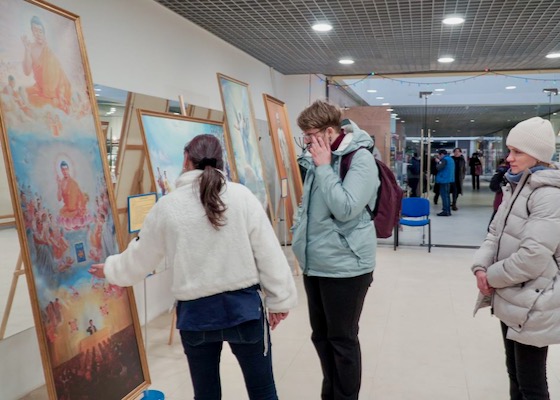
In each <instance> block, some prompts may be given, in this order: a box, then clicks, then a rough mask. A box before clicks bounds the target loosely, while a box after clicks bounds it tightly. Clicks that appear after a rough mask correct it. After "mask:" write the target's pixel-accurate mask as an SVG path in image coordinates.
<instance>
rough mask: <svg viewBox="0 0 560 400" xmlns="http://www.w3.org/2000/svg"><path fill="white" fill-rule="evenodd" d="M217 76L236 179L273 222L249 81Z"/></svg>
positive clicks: (221, 75)
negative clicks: (253, 196) (245, 187)
mask: <svg viewBox="0 0 560 400" xmlns="http://www.w3.org/2000/svg"><path fill="white" fill-rule="evenodd" d="M217 77H218V84H219V87H220V95H221V98H222V106H223V109H224V120H225V125H226V131H227V134H228V144H229V146H230V154H231V155H232V158H231V164H232V165H233V166H234V169H235V171H236V173H237V181H238V182H239V183H241V184H243V185H245V186H247V187H248V188H249V189H250V190H251V192H253V194H254V195H255V196H256V197H257V198H258V199H259V201H260V202H261V204H262V205H263V208H264V209H265V210H266V211H267V212H268V213H269V215H270V216H271V219H272V220H273V223H274V222H275V221H274V218H273V216H274V211H273V210H272V202H271V199H270V195H269V193H268V188H267V186H266V176H265V169H264V160H263V158H262V153H261V149H260V145H259V135H258V132H257V125H256V122H255V113H254V111H253V103H252V102H251V94H250V93H249V85H248V84H247V83H244V82H241V81H238V80H237V79H234V78H230V77H229V76H226V75H223V74H220V73H218V74H217Z"/></svg>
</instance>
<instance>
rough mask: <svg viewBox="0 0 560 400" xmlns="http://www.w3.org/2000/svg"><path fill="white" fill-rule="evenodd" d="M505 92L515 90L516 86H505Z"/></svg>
mask: <svg viewBox="0 0 560 400" xmlns="http://www.w3.org/2000/svg"><path fill="white" fill-rule="evenodd" d="M506 89H507V90H513V89H517V86H506Z"/></svg>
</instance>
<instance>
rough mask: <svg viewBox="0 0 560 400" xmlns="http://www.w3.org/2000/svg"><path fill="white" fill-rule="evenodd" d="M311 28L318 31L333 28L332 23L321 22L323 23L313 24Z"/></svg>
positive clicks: (326, 30)
mask: <svg viewBox="0 0 560 400" xmlns="http://www.w3.org/2000/svg"><path fill="white" fill-rule="evenodd" d="M311 28H313V30H314V31H317V32H328V31H330V30H331V29H332V25H331V24H327V23H324V22H321V23H318V24H315V25H313V26H312V27H311Z"/></svg>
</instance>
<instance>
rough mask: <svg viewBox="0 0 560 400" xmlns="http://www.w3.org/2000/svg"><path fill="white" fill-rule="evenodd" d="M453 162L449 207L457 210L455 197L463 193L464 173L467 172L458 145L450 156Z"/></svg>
mask: <svg viewBox="0 0 560 400" xmlns="http://www.w3.org/2000/svg"><path fill="white" fill-rule="evenodd" d="M451 158H452V159H453V161H454V162H455V182H453V185H452V186H453V188H452V191H451V192H452V194H453V201H452V202H451V209H452V210H453V211H457V210H458V209H459V208H458V207H457V198H458V197H459V195H460V194H461V195H462V194H463V180H464V179H465V174H466V172H467V168H466V162H465V158H464V157H463V152H462V151H461V149H460V148H459V147H456V148H454V149H453V156H451Z"/></svg>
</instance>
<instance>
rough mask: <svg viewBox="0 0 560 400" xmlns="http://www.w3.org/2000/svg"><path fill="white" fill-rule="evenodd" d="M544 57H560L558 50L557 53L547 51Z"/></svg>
mask: <svg viewBox="0 0 560 400" xmlns="http://www.w3.org/2000/svg"><path fill="white" fill-rule="evenodd" d="M546 58H560V52H557V53H548V54H547V55H546Z"/></svg>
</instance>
